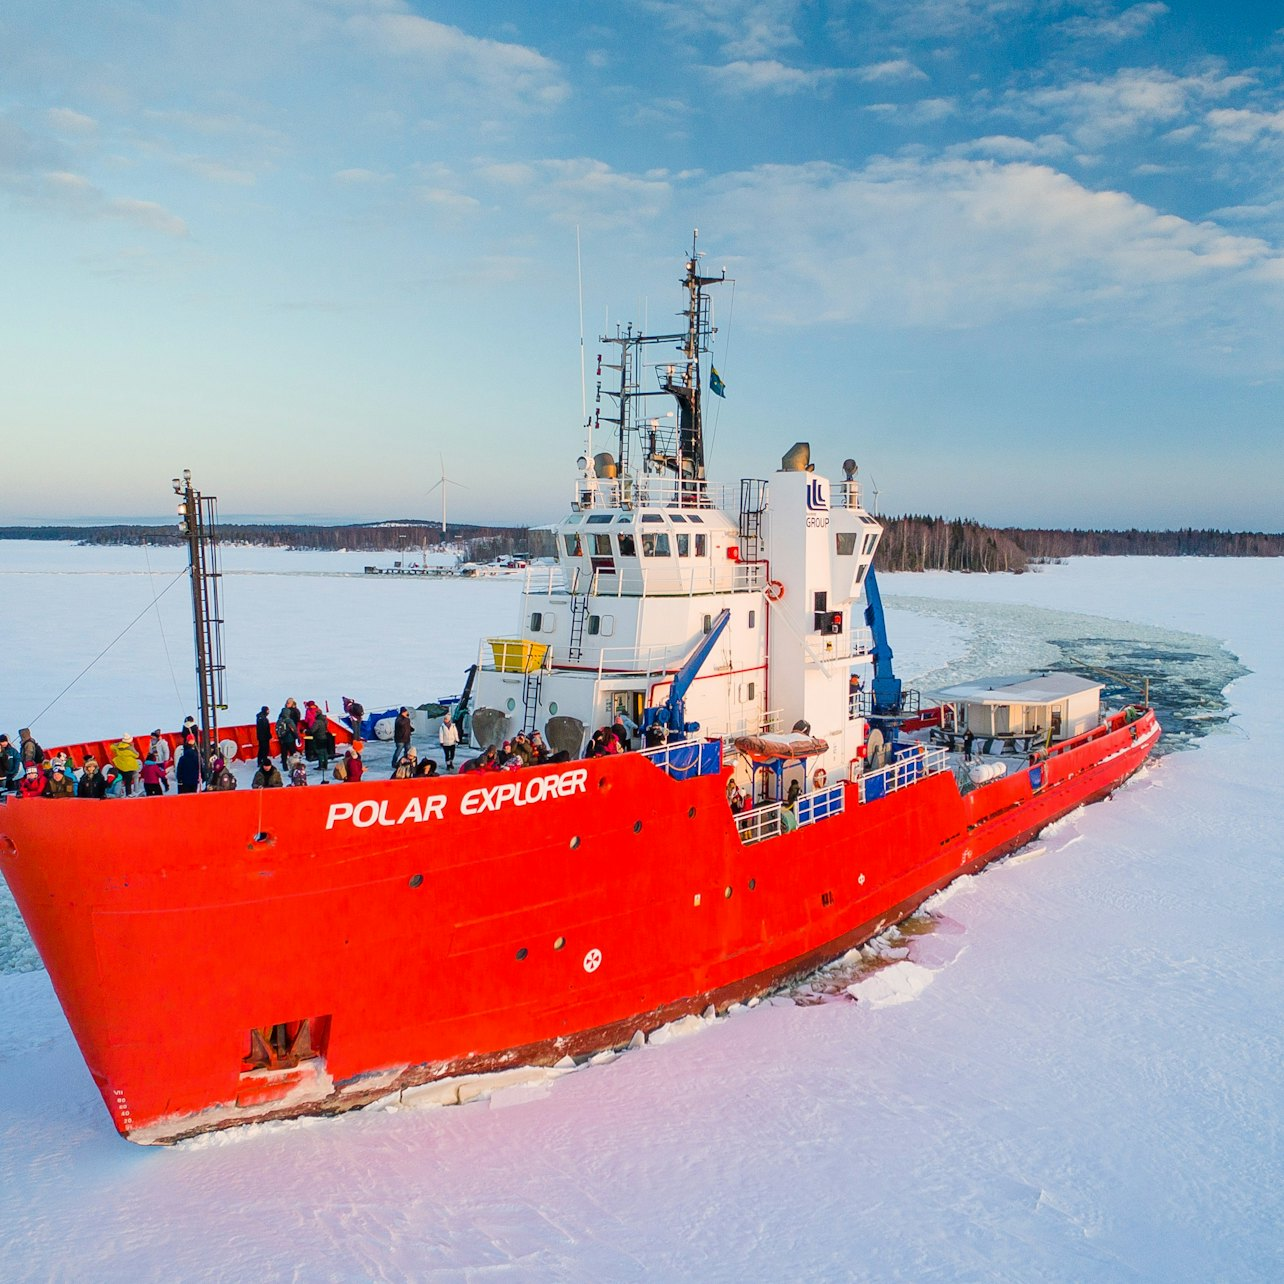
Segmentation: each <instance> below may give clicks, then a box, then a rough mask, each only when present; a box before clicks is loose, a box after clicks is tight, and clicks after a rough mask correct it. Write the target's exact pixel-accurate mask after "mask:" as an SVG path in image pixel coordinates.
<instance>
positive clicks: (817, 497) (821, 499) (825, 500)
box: [807, 477, 829, 513]
mask: <svg viewBox="0 0 1284 1284" xmlns="http://www.w3.org/2000/svg"><path fill="white" fill-rule="evenodd" d="M807 508H808V510H809V511H810V512H813V513H827V512H828V511H829V496H828V495H826V494H825V483H824V482H822V481H821V480H820V478H819V477H809V478H808V479H807Z"/></svg>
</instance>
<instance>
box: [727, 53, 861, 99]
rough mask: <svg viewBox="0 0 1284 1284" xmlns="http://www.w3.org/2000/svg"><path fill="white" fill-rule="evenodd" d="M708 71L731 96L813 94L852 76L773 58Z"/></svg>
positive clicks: (842, 72) (732, 63)
mask: <svg viewBox="0 0 1284 1284" xmlns="http://www.w3.org/2000/svg"><path fill="white" fill-rule="evenodd" d="M704 70H705V73H706V74H707V75H708V76H709V77H711V78H712V80H713V81H714V83H715V84H716V85H717V86H718V87H719V88H720V89H722V90H723V91H724V92H727V93H758V92H766V93H773V94H811V93H816V92H818V91H823V90H825V89H827V88H829V86H831V85H832V84H833V83H834V82H835V81H836V80H840V79H842V78H844V77H847V76H850V75H852V73H851V72H849V71H845V70H834V69H832V68H820V69H817V70H813V71H806V70H804V69H803V68H801V67H789V66H786V65H785V64H784V63H781V62H775V61H774V60H771V59H764V60H761V61H758V62H743V61H742V62H729V63H726V64H725V65H724V66H721V67H706V68H705V69H704Z"/></svg>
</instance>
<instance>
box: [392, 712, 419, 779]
mask: <svg viewBox="0 0 1284 1284" xmlns="http://www.w3.org/2000/svg"><path fill="white" fill-rule="evenodd" d="M414 733H415V724H414V722H413V721H412V720H411V717H410V710H409V709H407V708H406V706H405V705H404V704H403V705H402V706H401V711H400V712H399V713H398V714H397V719H396V721H395V722H394V723H393V724H392V766H393V770H396V767H397V764H398V763H399V762H400V761H401V760H402V759H403V758H404V757H405V756H406V750H407V749H409V748H410V738H411V736H413V735H414Z"/></svg>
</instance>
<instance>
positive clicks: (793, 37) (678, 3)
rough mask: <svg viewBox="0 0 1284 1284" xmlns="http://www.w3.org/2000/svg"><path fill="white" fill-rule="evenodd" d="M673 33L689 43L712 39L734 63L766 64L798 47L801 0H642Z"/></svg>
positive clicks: (645, 7) (644, 6) (647, 8)
mask: <svg viewBox="0 0 1284 1284" xmlns="http://www.w3.org/2000/svg"><path fill="white" fill-rule="evenodd" d="M641 2H642V7H643V8H644V9H646V10H647V11H648V12H650V13H652V14H655V15H656V16H657V17H658V18H660V19H661V20H662V21H663V22H664V23H665V24H666V25H667V26H668V27H670V28H671V29H672V30H674V31H677V32H679V33H681V34H682V35H684V36H686V37H687V38H688V39H690V40H691V41H692V42H695V41H697V40H708V39H711V38H712V39H713V40H715V41H716V42H718V45H719V47H720V49H721V51H722V53H723V54H724V56H726V57H727V58H730V59H732V60H733V61H745V62H757V61H762V60H769V58H770V56H771V55H773V54H777V53H780V52H781V51H783V50H785V49H792V48H796V47H797V46H798V44H799V39H798V35H797V33H796V31H795V25H796V22H797V19H798V15H799V11H800V10H801V9H802V8H803V4H802V0H641Z"/></svg>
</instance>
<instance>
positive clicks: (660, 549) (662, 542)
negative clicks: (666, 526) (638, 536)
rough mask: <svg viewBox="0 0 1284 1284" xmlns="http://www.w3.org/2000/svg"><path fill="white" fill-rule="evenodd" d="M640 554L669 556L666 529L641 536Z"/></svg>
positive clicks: (644, 555) (645, 555)
mask: <svg viewBox="0 0 1284 1284" xmlns="http://www.w3.org/2000/svg"><path fill="white" fill-rule="evenodd" d="M642 556H643V557H668V556H669V533H668V531H659V532H655V533H650V532H649V533H647V534H646V535H643V536H642Z"/></svg>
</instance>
